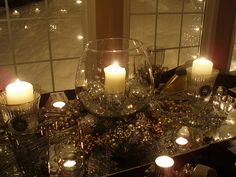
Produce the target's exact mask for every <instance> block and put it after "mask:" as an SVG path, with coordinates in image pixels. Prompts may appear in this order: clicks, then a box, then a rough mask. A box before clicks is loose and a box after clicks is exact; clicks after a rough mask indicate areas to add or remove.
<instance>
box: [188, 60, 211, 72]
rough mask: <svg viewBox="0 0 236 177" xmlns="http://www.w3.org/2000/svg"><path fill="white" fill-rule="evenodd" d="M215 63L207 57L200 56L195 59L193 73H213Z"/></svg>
mask: <svg viewBox="0 0 236 177" xmlns="http://www.w3.org/2000/svg"><path fill="white" fill-rule="evenodd" d="M212 68H213V63H212V62H211V61H210V60H207V59H206V58H199V59H196V60H194V61H193V65H192V74H196V75H208V74H211V73H212Z"/></svg>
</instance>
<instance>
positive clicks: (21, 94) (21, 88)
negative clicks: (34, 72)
mask: <svg viewBox="0 0 236 177" xmlns="http://www.w3.org/2000/svg"><path fill="white" fill-rule="evenodd" d="M6 96H7V103H8V104H9V105H14V104H23V103H27V102H30V101H33V99H34V93H33V86H32V84H31V83H29V82H25V81H19V80H18V79H17V80H16V81H15V82H13V83H10V84H9V85H7V87H6Z"/></svg>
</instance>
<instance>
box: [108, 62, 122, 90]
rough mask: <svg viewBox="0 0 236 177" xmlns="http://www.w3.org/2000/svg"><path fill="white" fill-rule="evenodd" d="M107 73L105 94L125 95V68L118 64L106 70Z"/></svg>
mask: <svg viewBox="0 0 236 177" xmlns="http://www.w3.org/2000/svg"><path fill="white" fill-rule="evenodd" d="M104 72H105V93H106V94H115V93H124V91H125V75H126V71H125V68H122V67H120V66H119V65H118V63H116V62H115V63H114V64H112V65H109V66H107V67H106V68H104Z"/></svg>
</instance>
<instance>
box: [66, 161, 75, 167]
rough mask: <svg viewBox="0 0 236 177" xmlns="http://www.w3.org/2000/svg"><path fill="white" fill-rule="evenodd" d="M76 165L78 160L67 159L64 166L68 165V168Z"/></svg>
mask: <svg viewBox="0 0 236 177" xmlns="http://www.w3.org/2000/svg"><path fill="white" fill-rule="evenodd" d="M75 165H76V161H75V160H67V161H66V162H65V163H64V164H63V166H64V167H68V168H70V167H74V166H75Z"/></svg>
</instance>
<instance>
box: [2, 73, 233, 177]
mask: <svg viewBox="0 0 236 177" xmlns="http://www.w3.org/2000/svg"><path fill="white" fill-rule="evenodd" d="M167 77H169V76H167ZM163 81H165V79H163ZM229 81H230V82H229ZM234 81H235V82H234ZM216 85H218V86H219V85H223V86H225V87H226V88H231V87H235V86H236V77H235V76H229V75H219V77H218V78H217V81H216ZM229 94H230V95H232V96H235V93H233V92H229ZM58 98H59V99H62V100H64V101H66V102H67V103H70V104H72V105H73V104H75V103H74V102H73V100H74V99H75V92H74V90H66V91H63V92H55V93H46V94H43V95H42V96H41V100H40V108H41V109H42V107H48V108H49V110H51V103H52V102H53V101H55V100H56V99H58ZM156 98H158V99H165V98H166V97H159V96H157V97H156ZM168 98H169V96H168ZM174 99H176V97H174ZM59 112H60V111H59ZM61 113H62V114H65V110H64V111H63V112H61ZM86 115H87V113H85V114H84V113H83V116H82V118H84V117H86ZM67 116H68V115H67ZM70 116H71V117H73V116H74V115H73V116H72V115H70ZM175 116H180V115H175ZM58 117H60V116H58V115H57V116H51V117H50V116H49V118H51V119H52V120H55V119H54V118H57V119H58ZM75 117H76V116H75ZM82 118H81V115H79V117H76V120H77V121H78V122H80V121H81V120H82ZM234 118H235V119H236V117H234V116H233V117H232V116H231V117H230V118H227V117H225V118H224V120H222V121H221V122H220V124H219V125H217V126H216V127H215V126H214V131H207V135H206V134H204V138H205V139H204V141H201V143H196V142H194V141H193V139H194V140H196V133H197V132H199V133H201V135H202V132H201V131H203V130H202V129H200V128H199V127H197V128H196V127H190V126H189V128H190V129H189V130H190V133H191V134H192V133H194V134H195V135H194V138H193V139H191V140H190V145H189V146H188V147H187V148H182V147H181V148H178V147H176V144H175V145H174V146H175V147H174V148H173V147H172V149H171V148H170V149H171V150H170V149H165V150H163V149H162V150H160V149H161V148H163V147H160V145H166V143H167V144H168V143H169V145H170V146H172V145H173V144H174V143H173V141H174V139H173V137H174V136H173V134H175V133H176V132H178V130H179V128H180V127H181V126H180V125H181V124H179V125H178V126H177V127H176V129H174V128H173V127H172V128H171V132H168V133H167V132H165V134H164V135H162V136H159V137H156V138H157V139H158V141H161V140H166V141H167V140H169V141H171V142H163V143H162V144H160V143H155V144H152V143H153V141H150V142H149V141H148V140H147V141H144V142H145V143H143V144H141V145H140V144H137V142H136V141H133V142H130V144H129V143H128V144H126V143H127V142H125V144H124V142H122V143H123V144H122V145H120V146H119V147H115V148H114V149H115V150H114V151H113V148H111V147H108V146H107V145H106V146H99V147H98V148H93V149H92V151H90V152H88V153H86V154H84V158H85V159H86V160H85V161H86V162H84V166H86V168H85V171H86V172H84V176H102V175H105V176H117V177H118V176H123V177H125V176H136V177H138V176H144V175H145V171H146V170H147V169H148V168H149V167H150V165H151V164H153V162H154V159H155V157H156V156H157V155H159V154H160V153H168V154H170V155H171V156H173V157H174V158H175V160H176V161H177V162H178V167H176V168H177V169H178V168H181V166H182V165H183V164H185V163H187V162H189V163H192V164H195V165H196V164H197V163H205V164H207V165H212V164H213V165H212V166H213V167H215V168H217V169H220V170H221V171H220V173H224V174H228V175H229V174H230V175H232V174H235V171H234V170H233V168H232V167H231V166H228V167H229V168H226V167H225V164H222V163H221V164H220V165H219V163H216V162H217V160H216V158H213V157H218V158H219V152H222V154H224V156H225V158H226V159H227V162H229V163H230V164H231V165H232V163H234V162H235V156H234V154H233V152H231V151H230V152H231V153H230V152H228V150H227V148H232V147H234V146H233V145H232V141H231V140H232V139H234V138H235V135H236V128H235V125H234V123H232V122H234V121H236V120H235V119H234ZM87 119H89V120H92V121H96V123H97V124H98V125H95V130H94V129H93V130H92V131H93V133H92V134H93V135H95V136H94V137H98V134H99V135H104V134H106V135H107V134H111V133H114V131H113V130H118V129H116V128H117V127H118V128H120V127H119V126H121V125H123V124H124V125H127V126H129V125H130V124H132V125H135V124H136V123H137V122H138V121H140V119H139V117H135V119H134V120H131V121H130V120H125V121H124V122H119V121H118V122H117V121H116V122H115V123H114V121H108V122H107V121H106V120H102V121H101V120H99V119H97V118H95V117H92V118H91V117H87ZM228 119H230V121H229V120H228ZM179 120H181V119H179ZM100 121H101V122H100ZM111 122H113V123H114V124H113V123H111ZM104 123H107V124H108V125H107V126H105V127H104V125H101V124H104ZM110 123H111V124H112V125H111V124H110ZM172 123H173V122H172ZM183 125H186V124H185V123H184V124H183ZM188 125H189V124H188ZM202 125H203V124H202ZM90 126H91V124H90V125H88V127H86V128H91V127H90ZM100 126H101V127H100ZM93 128H94V127H93ZM121 128H125V127H124V126H123V127H122V126H121ZM126 128H127V127H126ZM208 128H210V127H208ZM101 129H102V130H101ZM77 130H80V127H79V126H78V124H77V125H76V126H72V127H69V128H68V129H65V130H63V131H62V130H57V132H56V131H54V132H53V133H52V134H46V135H44V136H46V137H47V138H49V146H48V144H45V143H44V142H45V139H43V140H42V141H40V139H38V145H39V146H38V147H42V146H44V145H45V147H46V149H47V150H48V151H49V156H48V160H49V163H51V165H50V174H48V173H47V172H45V171H44V173H41V174H40V175H38V176H46V175H50V176H58V168H59V167H58V162H57V160H55V158H57V154H55V147H57V145H58V144H61V142H60V141H59V142H58V141H56V140H55V137H56V135H58V136H59V137H60V136H61V134H62V135H63V136H64V135H65V134H67V133H66V132H72V133H73V132H74V131H77ZM104 130H105V131H104ZM122 130H124V129H122ZM199 130H200V131H199ZM94 131H95V132H98V134H96V133H95V134H94ZM204 131H205V129H204ZM116 132H117V131H116ZM90 133H91V132H89V134H90ZM3 134H4V133H3ZM68 135H70V133H68ZM83 136H85V135H83ZM37 138H38V137H37ZM37 138H36V139H37ZM57 138H58V137H57ZM133 138H134V139H135V137H133ZM46 140H47V139H46ZM153 140H155V141H156V139H155V138H154V139H153ZM4 141H7V140H6V138H2V139H1V143H2V144H0V146H1V145H3V144H4V145H6V144H7V143H6V142H4ZM91 141H93V140H91ZM112 141H113V140H112ZM114 141H116V140H114ZM137 141H140V140H137ZM42 142H43V143H42ZM142 142H143V141H142ZM40 143H41V144H40ZM149 143H151V144H149ZM36 144H37V143H36ZM110 145H111V144H109V146H110ZM124 145H127V146H124ZM34 146H35V145H34ZM4 147H5V146H4ZM101 147H103V148H101ZM10 149H11V153H8V157H9V156H11V157H12V158H11V159H10V160H9V162H7V164H8V165H9V164H15V165H13V166H14V167H15V173H14V176H21V174H20V173H19V171H21V169H20V168H21V167H19V165H18V161H19V159H17V158H13V156H15V155H17V154H16V152H15V150H14V149H12V148H10ZM39 149H40V148H39ZM173 149H174V150H173ZM9 152H10V150H9ZM19 152H20V151H19ZM19 152H18V155H19ZM154 152H155V153H154ZM37 153H38V152H37ZM40 153H42V151H40ZM1 155H2V154H1V153H0V157H1ZM44 155H45V154H44ZM216 155H217V156H216ZM40 157H42V156H40ZM196 157H198V159H196ZM203 157H205V158H203ZM206 157H207V158H206ZM4 158H5V157H4ZM21 158H24V157H23V156H21ZM219 159H223V160H225V159H224V158H223V157H222V156H221V157H220V158H219ZM207 160H208V162H207ZM231 162H232V163H231ZM226 164H227V163H226ZM214 165H215V166H214ZM217 165H218V166H217ZM0 167H4V168H5V167H6V163H5V165H4V163H0ZM44 167H45V166H44ZM220 167H221V168H220ZM1 169H3V168H1ZM16 169H18V170H16ZM41 169H42V168H41ZM16 171H18V172H17V173H16ZM0 172H1V173H0V176H1V175H3V176H7V175H6V173H5V171H4V172H3V170H0ZM59 173H60V172H59ZM7 174H8V176H13V175H11V174H10V173H9V172H7ZM17 174H18V175H17Z"/></svg>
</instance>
